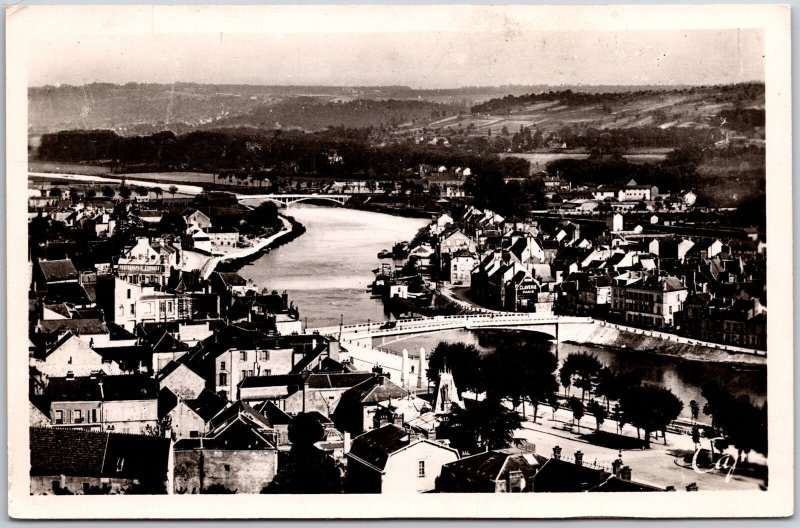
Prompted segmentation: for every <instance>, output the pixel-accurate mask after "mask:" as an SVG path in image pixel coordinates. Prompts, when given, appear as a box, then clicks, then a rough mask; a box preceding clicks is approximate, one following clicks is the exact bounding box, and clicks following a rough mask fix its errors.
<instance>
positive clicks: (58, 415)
mask: <svg viewBox="0 0 800 528" xmlns="http://www.w3.org/2000/svg"><path fill="white" fill-rule="evenodd" d="M44 400H46V401H48V402H49V403H50V420H51V423H52V425H53V427H65V428H75V429H85V430H94V431H115V432H118V433H128V434H144V433H146V432H148V431H153V430H156V429H157V427H158V384H157V383H156V381H155V380H154V379H152V378H149V377H147V376H140V375H127V376H102V375H100V376H88V377H73V376H67V377H59V378H56V377H53V378H50V379H49V381H48V383H47V387H46V388H45V390H44Z"/></svg>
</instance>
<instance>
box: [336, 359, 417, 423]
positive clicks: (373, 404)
mask: <svg viewBox="0 0 800 528" xmlns="http://www.w3.org/2000/svg"><path fill="white" fill-rule="evenodd" d="M406 396H408V391H406V390H405V389H403V388H401V387H400V386H398V385H395V384H394V383H392V382H391V381H389V379H388V378H387V377H386V376H385V375H383V374H380V373H379V374H378V375H377V376H373V377H371V378H369V379H367V380H365V381H362V382H361V383H359V384H358V385H356V386H354V387H352V388H350V389H348V390H346V391H344V393H342V396H341V398H340V399H339V404H338V405H337V406H336V409H335V410H334V412H333V415H332V416H331V417H332V418H333V421H334V423H335V424H336V428H337V429H339V430H340V431H346V432H348V433H350V434H353V435H356V434H361V433H362V432H364V431H369V430H370V429H372V428H373V426H374V422H375V420H374V418H375V413H376V412H377V410H378V408H379V407H381V406H388V405H389V404H390V403H391V401H393V400H394V401H396V400H399V399H401V398H405V397H406Z"/></svg>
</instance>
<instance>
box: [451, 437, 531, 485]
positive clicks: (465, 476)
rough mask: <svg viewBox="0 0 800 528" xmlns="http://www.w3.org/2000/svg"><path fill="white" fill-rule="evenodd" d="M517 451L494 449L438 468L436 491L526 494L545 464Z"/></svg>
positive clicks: (527, 453)
mask: <svg viewBox="0 0 800 528" xmlns="http://www.w3.org/2000/svg"><path fill="white" fill-rule="evenodd" d="M546 460H547V459H545V458H544V457H538V456H536V454H535V453H533V452H527V451H524V450H520V449H517V448H509V449H497V450H494V451H487V452H485V453H478V454H476V455H472V456H468V457H464V458H462V459H461V460H457V461H455V462H450V463H448V464H445V465H443V466H442V471H441V474H440V475H439V478H437V479H436V491H438V492H443V493H520V492H522V493H526V492H527V493H529V492H532V491H533V477H534V476H535V475H536V472H537V471H538V470H539V468H540V467H541V465H542V464H543V463H544V462H545V461H546Z"/></svg>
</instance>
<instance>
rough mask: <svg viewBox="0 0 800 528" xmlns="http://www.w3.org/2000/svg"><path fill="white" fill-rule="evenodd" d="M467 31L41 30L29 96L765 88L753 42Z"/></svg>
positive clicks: (508, 28) (760, 46)
mask: <svg viewBox="0 0 800 528" xmlns="http://www.w3.org/2000/svg"><path fill="white" fill-rule="evenodd" d="M384 18H385V17H384ZM465 25H468V24H466V23H462V24H450V25H447V26H446V27H443V29H441V30H434V29H431V28H430V27H429V26H422V27H413V28H411V29H412V30H405V28H404V27H403V25H402V24H400V25H399V29H395V30H391V31H388V30H387V31H381V30H376V29H375V27H374V25H373V26H370V25H369V24H368V23H367V24H363V25H362V26H361V27H365V28H368V29H366V30H365V31H366V32H360V31H359V32H355V31H353V30H352V28H353V27H356V28H357V27H359V25H358V24H355V25H351V27H349V28H346V29H345V30H342V28H341V27H340V26H336V25H335V24H333V25H331V28H335V29H332V30H330V31H327V30H325V29H324V27H325V26H322V27H323V29H320V28H319V26H315V27H313V28H311V29H308V28H305V29H303V28H293V29H290V30H288V31H285V32H284V31H281V30H280V24H278V25H276V24H274V23H273V24H272V25H271V26H268V27H267V29H266V30H265V32H264V33H261V34H259V33H255V32H250V31H251V30H250V29H247V28H245V30H247V31H248V32H247V33H241V32H239V33H236V32H225V31H222V32H194V33H191V32H187V31H186V30H185V28H182V30H181V32H180V33H176V32H169V31H166V32H162V31H160V30H157V31H147V32H142V31H140V30H136V31H131V32H126V31H125V30H124V26H122V30H119V28H118V29H115V30H114V31H105V32H101V31H98V32H88V31H86V30H82V29H81V27H82V26H81V25H80V24H78V25H76V26H74V28H73V30H72V31H69V28H70V27H71V26H70V25H69V24H66V25H65V24H62V25H60V26H57V27H58V30H52V31H47V27H46V26H44V29H43V30H42V31H40V32H39V33H38V34H37V35H35V39H32V43H33V44H32V47H31V48H30V52H29V59H28V80H29V85H30V86H40V85H44V84H58V83H61V84H84V83H89V82H95V81H101V82H114V83H124V82H129V81H135V82H159V83H171V82H177V81H187V82H200V83H231V84H237V83H246V84H295V85H302V84H325V85H346V86H347V85H388V84H392V85H407V86H411V87H414V88H454V87H460V86H475V85H502V84H556V85H557V84H631V85H635V84H717V83H733V82H743V81H751V80H759V81H763V80H764V60H763V54H764V42H763V32H762V31H760V30H747V29H742V30H737V29H723V30H696V29H692V30H674V29H673V30H646V31H643V30H635V31H624V30H622V31H620V30H612V31H541V30H527V29H525V28H521V27H519V26H515V25H514V24H513V20H512V21H511V22H509V20H508V19H507V20H504V21H503V22H502V23H487V24H486V25H485V26H480V30H471V31H468V30H466V29H465V27H464V26H465ZM472 25H473V26H475V22H474V21H473V22H472ZM54 27H56V26H54ZM65 27H66V28H67V29H64V28H65ZM98 27H99V26H98ZM286 27H287V28H291V24H289V23H287V26H286Z"/></svg>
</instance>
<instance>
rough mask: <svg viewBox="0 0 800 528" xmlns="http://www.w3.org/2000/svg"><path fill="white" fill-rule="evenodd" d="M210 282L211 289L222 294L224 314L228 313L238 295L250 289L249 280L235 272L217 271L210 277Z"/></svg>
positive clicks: (221, 304)
mask: <svg viewBox="0 0 800 528" xmlns="http://www.w3.org/2000/svg"><path fill="white" fill-rule="evenodd" d="M209 282H210V283H211V291H212V292H214V293H216V294H219V296H220V310H221V312H222V313H223V314H224V313H227V310H228V308H230V307H231V305H232V304H233V300H234V298H235V297H236V296H239V295H244V294H245V293H246V292H247V290H248V289H249V288H248V284H247V280H246V279H245V278H244V277H242V276H241V275H239V274H238V273H235V272H221V271H215V272H213V273H212V274H211V276H210V277H209ZM248 313H249V311H248Z"/></svg>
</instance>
